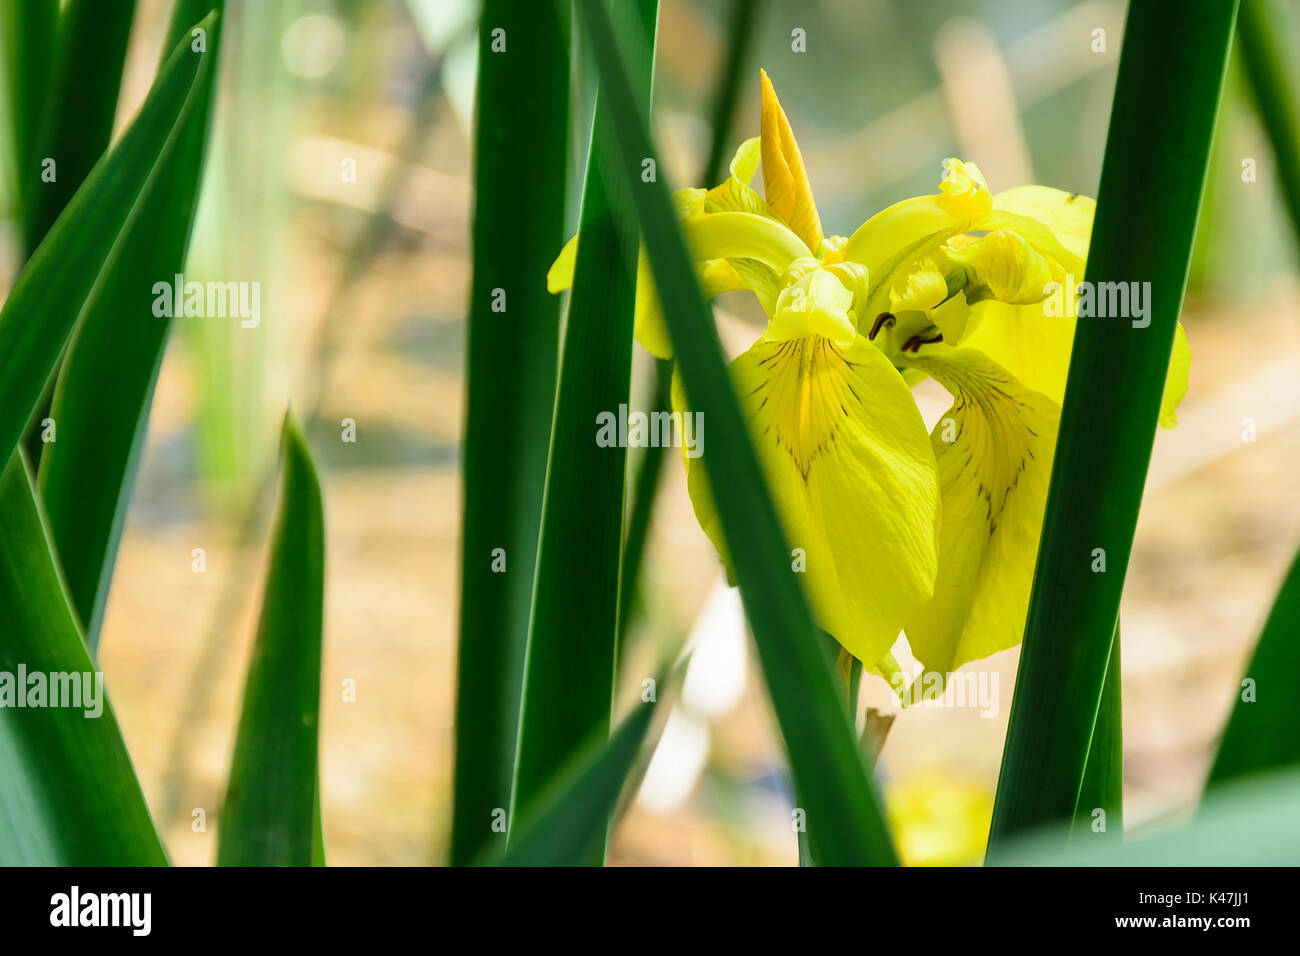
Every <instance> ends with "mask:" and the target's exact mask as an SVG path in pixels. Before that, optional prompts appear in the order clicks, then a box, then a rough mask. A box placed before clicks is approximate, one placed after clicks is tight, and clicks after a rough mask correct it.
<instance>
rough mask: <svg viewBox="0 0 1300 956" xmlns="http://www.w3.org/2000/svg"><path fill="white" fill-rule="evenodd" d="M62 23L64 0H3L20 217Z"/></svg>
mask: <svg viewBox="0 0 1300 956" xmlns="http://www.w3.org/2000/svg"><path fill="white" fill-rule="evenodd" d="M58 23H59V2H58V0H0V97H2V98H3V100H4V102H3V104H0V105H2V106H3V109H0V115H3V116H4V117H5V118H6V119H7V121H8V126H9V128H8V129H6V130H3V131H0V142H3V143H4V147H3V148H4V151H5V153H6V155H5V157H4V163H3V166H5V167H8V168H7V170H6V171H7V172H8V174H9V176H10V178H11V179H12V182H11V183H10V186H11V188H12V192H13V193H14V197H13V199H14V205H16V207H17V210H18V212H19V215H20V218H25V216H26V212H27V209H28V207H29V205H30V201H31V196H32V193H33V192H35V190H36V189H37V188H38V187H39V186H40V185H41V178H40V175H41V168H40V158H39V156H38V155H37V154H38V144H39V140H40V135H41V122H42V119H43V117H44V115H45V102H46V99H47V98H48V96H49V89H50V64H51V63H52V61H53V59H54V48H55V37H56V35H57V33H58ZM25 239H26V237H24V241H25ZM28 251H30V250H28ZM6 455H7V452H6Z"/></svg>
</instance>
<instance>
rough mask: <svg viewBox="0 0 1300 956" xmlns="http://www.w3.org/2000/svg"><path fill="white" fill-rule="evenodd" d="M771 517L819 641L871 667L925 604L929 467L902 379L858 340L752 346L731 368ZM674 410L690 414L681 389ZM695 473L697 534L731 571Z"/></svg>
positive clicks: (932, 516) (694, 465)
mask: <svg viewBox="0 0 1300 956" xmlns="http://www.w3.org/2000/svg"><path fill="white" fill-rule="evenodd" d="M731 370H732V376H733V378H734V380H735V383H736V388H737V392H738V394H739V396H740V399H741V403H742V407H743V408H744V411H745V414H746V417H747V418H748V420H749V425H750V430H751V434H752V435H753V436H754V441H755V445H756V447H757V449H758V453H759V458H760V461H761V462H762V465H763V470H764V474H765V476H766V477H767V481H768V486H769V488H770V489H771V492H772V497H773V500H774V502H775V504H776V508H777V513H778V515H779V516H780V519H781V523H782V526H783V528H784V530H785V534H786V539H787V541H788V543H789V545H790V547H791V548H792V549H798V550H797V551H796V552H795V553H794V554H793V555H792V556H791V557H790V561H791V569H792V573H800V572H799V571H796V570H795V569H796V568H797V567H802V568H803V569H804V570H803V571H802V573H800V578H801V581H802V583H803V585H804V588H805V590H806V592H807V593H808V596H809V599H810V601H811V603H812V607H813V611H814V613H815V614H816V616H817V620H818V622H819V624H820V625H821V627H822V628H823V629H824V630H826V631H828V632H829V633H831V634H832V635H834V637H835V638H836V639H837V640H838V641H839V642H840V644H841V645H843V646H844V648H845V649H846V650H848V651H849V653H851V654H853V655H854V656H855V657H857V658H858V659H859V660H861V661H863V662H864V663H866V664H867V665H868V666H871V665H873V664H874V663H875V662H876V661H879V660H881V659H882V658H883V657H884V655H885V654H886V653H887V652H888V650H889V648H890V647H891V646H892V644H893V643H894V641H895V639H896V638H897V637H898V633H899V630H900V629H901V627H902V625H903V623H904V622H905V621H906V620H908V619H909V618H911V617H912V616H914V614H915V612H916V610H917V609H918V608H919V607H921V606H922V605H923V604H924V603H925V602H926V601H928V600H929V599H930V596H931V594H932V583H933V579H934V573H935V568H936V566H937V560H938V559H937V553H936V550H935V536H936V533H937V530H938V527H937V521H938V486H937V482H936V478H935V472H934V454H933V452H932V451H931V450H930V443H929V441H928V439H927V437H926V434H925V426H924V425H923V424H922V422H921V418H920V413H919V412H918V411H917V408H916V403H915V402H914V401H913V400H912V397H911V393H910V391H909V390H908V388H907V386H906V385H905V384H904V383H903V380H902V378H901V376H899V374H898V372H897V371H896V370H895V369H894V367H893V366H892V365H891V364H890V362H889V360H888V359H887V358H885V356H884V354H883V353H881V352H880V351H879V350H878V349H877V348H876V347H875V346H873V345H871V344H870V343H868V342H867V341H866V340H865V339H863V338H862V337H858V338H857V339H856V341H855V343H854V344H853V345H852V346H850V347H848V348H845V349H840V348H837V347H836V346H834V345H833V344H832V343H830V342H829V341H828V340H826V339H822V338H818V337H807V338H802V339H792V340H790V341H786V342H763V341H760V342H758V343H757V344H755V345H754V347H753V348H751V349H750V350H749V351H748V352H746V353H744V354H743V355H742V356H740V358H738V359H736V361H735V362H733V363H732V365H731ZM674 407H675V408H677V409H678V410H682V409H683V408H684V407H685V400H684V396H683V395H682V393H681V389H680V382H677V383H675V387H674ZM708 460H709V455H708V447H707V443H706V445H705V451H704V456H703V457H702V458H700V459H697V460H695V461H690V460H687V486H688V489H689V491H690V495H691V501H692V503H693V504H694V506H695V513H696V516H697V517H698V518H699V521H700V526H701V527H702V528H703V529H704V531H705V533H706V534H708V536H709V537H710V538H711V539H712V540H713V543H714V545H715V546H716V547H717V548H718V552H719V554H720V555H722V556H723V560H724V561H726V560H727V559H726V549H725V542H724V541H723V539H722V535H721V529H720V526H719V524H718V520H717V512H716V510H715V508H714V504H713V498H712V494H711V491H710V489H709V486H708V482H707V479H706V475H705V468H706V467H707V464H708Z"/></svg>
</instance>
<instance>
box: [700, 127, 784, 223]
mask: <svg viewBox="0 0 1300 956" xmlns="http://www.w3.org/2000/svg"><path fill="white" fill-rule="evenodd" d="M761 149H762V146H761V142H760V140H759V137H757V136H755V137H753V138H752V139H747V140H745V141H744V142H743V143H741V144H740V148H739V149H737V150H736V155H735V157H734V158H733V159H732V160H731V167H730V168H731V175H730V176H728V177H727V180H726V181H725V182H724V183H722V184H721V185H719V186H714V187H713V188H712V189H710V190H709V191H708V193H707V195H706V196H705V202H704V209H703V211H704V212H748V213H753V214H754V215H756V216H765V217H767V218H768V219H776V218H778V217H777V215H776V212H775V211H773V209H772V207H771V206H769V205H768V204H767V202H766V201H765V200H764V199H763V197H762V196H760V195H759V194H758V193H757V192H755V191H754V190H753V189H752V188H750V185H749V183H750V180H752V179H753V178H754V173H755V172H757V171H758V163H759V155H760V151H761Z"/></svg>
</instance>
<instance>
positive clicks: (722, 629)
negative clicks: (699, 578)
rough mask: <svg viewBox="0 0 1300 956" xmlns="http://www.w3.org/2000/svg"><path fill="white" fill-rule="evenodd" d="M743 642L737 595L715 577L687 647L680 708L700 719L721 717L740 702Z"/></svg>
mask: <svg viewBox="0 0 1300 956" xmlns="http://www.w3.org/2000/svg"><path fill="white" fill-rule="evenodd" d="M746 639H747V635H746V632H745V607H744V605H743V604H742V603H741V600H740V591H739V590H738V589H737V588H733V587H728V586H727V582H726V579H725V578H722V577H719V578H718V580H717V582H716V583H715V584H714V585H713V590H711V591H710V592H709V596H708V599H707V600H706V601H705V602H704V609H703V610H702V611H700V616H699V617H698V618H696V620H695V626H694V627H693V628H692V629H691V635H690V639H689V642H688V643H687V646H688V647H689V648H691V649H692V653H691V662H690V664H689V665H688V666H687V669H686V680H685V682H684V683H683V685H682V705H683V706H684V707H685V708H686V709H687V710H689V711H690V712H691V713H694V714H699V715H700V716H702V717H714V718H717V717H725V716H726V715H727V714H729V713H730V712H731V711H732V710H733V709H734V708H735V706H736V704H737V703H739V702H740V697H741V695H742V694H743V693H744V692H745V664H746V659H747V656H748V653H747V647H746V644H745V642H746Z"/></svg>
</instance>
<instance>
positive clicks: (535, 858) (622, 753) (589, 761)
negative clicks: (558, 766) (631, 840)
mask: <svg viewBox="0 0 1300 956" xmlns="http://www.w3.org/2000/svg"><path fill="white" fill-rule="evenodd" d="M654 710H655V705H654V704H653V703H649V704H644V703H643V704H638V705H637V709H636V710H635V711H633V712H632V715H631V716H630V717H628V718H627V719H626V720H624V721H623V723H622V725H621V726H620V727H619V728H618V730H617V731H615V732H614V735H613V736H612V737H610V739H609V740H607V741H606V740H604V739H603V738H598V739H596V740H594V741H592V742H591V743H590V744H589V746H588V752H587V753H586V754H583V753H581V752H580V753H579V755H578V757H577V758H576V760H575V761H574V764H573V767H572V768H571V769H569V770H567V771H564V772H561V773H560V774H559V775H558V776H557V778H556V780H555V781H554V782H553V784H552V786H551V787H549V788H548V791H547V792H546V793H544V794H543V795H542V798H541V799H539V800H538V801H537V805H536V807H537V808H536V810H535V811H534V813H533V816H532V817H531V818H525V820H524V823H523V825H522V826H520V827H519V828H518V829H517V831H516V832H514V833H512V834H511V837H510V848H509V850H507V851H506V855H505V858H504V859H503V860H502V861H501V865H502V866H582V865H584V864H590V863H592V862H593V861H595V862H599V861H600V860H601V859H602V858H603V856H604V852H605V850H604V847H605V829H606V827H607V826H608V825H609V819H610V815H611V814H612V813H613V812H614V806H615V804H616V803H617V801H618V795H619V793H620V792H621V791H622V789H623V783H624V781H625V780H627V778H628V776H629V775H630V774H631V773H632V769H633V767H634V765H635V763H636V759H637V756H638V755H639V754H640V752H641V745H642V743H643V742H644V740H645V736H646V731H647V729H648V728H649V727H650V720H651V718H652V717H653V716H654Z"/></svg>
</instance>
